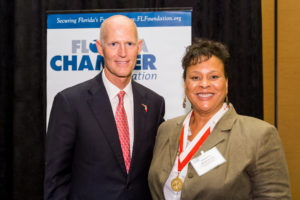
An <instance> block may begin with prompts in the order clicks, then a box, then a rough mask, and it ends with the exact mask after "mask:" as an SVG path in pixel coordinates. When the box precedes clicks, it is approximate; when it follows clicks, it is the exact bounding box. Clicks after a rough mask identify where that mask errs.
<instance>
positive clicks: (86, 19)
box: [47, 11, 192, 29]
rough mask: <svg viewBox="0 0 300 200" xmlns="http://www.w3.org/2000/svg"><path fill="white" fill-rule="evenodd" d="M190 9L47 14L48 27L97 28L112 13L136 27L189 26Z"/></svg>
mask: <svg viewBox="0 0 300 200" xmlns="http://www.w3.org/2000/svg"><path fill="white" fill-rule="evenodd" d="M191 12H192V11H161V12H153V11H151V12H120V13H72V14H70V13H67V14H48V17H47V28H48V29H73V28H99V27H100V25H101V23H102V22H103V21H104V20H105V19H106V18H109V17H110V16H112V15H117V14H120V15H125V16H127V17H129V18H131V19H132V20H133V21H134V22H135V23H136V25H137V27H170V26H191Z"/></svg>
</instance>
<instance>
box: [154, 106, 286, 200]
mask: <svg viewBox="0 0 300 200" xmlns="http://www.w3.org/2000/svg"><path fill="white" fill-rule="evenodd" d="M184 119H185V116H181V117H178V118H175V119H172V120H168V121H166V122H164V123H163V124H162V125H161V126H160V127H159V130H158V133H157V139H156V144H155V148H154V155H153V160H152V163H151V167H150V171H149V186H150V191H151V194H152V197H153V199H154V200H163V199H164V194H163V187H164V184H165V182H166V181H167V179H168V177H169V175H170V172H171V170H172V167H173V165H174V162H175V158H176V153H177V152H178V148H179V140H180V139H179V138H180V133H181V129H182V123H183V120H184ZM212 147H217V149H218V150H219V151H220V153H221V154H222V155H223V156H224V158H225V159H226V162H225V163H223V164H222V165H220V166H218V167H216V168H214V169H212V170H211V171H209V172H207V173H206V174H204V175H202V176H198V175H197V173H196V171H195V170H194V168H193V166H192V165H191V164H189V166H188V172H187V176H186V178H185V180H184V183H183V188H182V193H181V199H182V200H198V199H205V200H249V199H256V200H258V199H260V200H263V199H265V200H266V199H278V200H279V199H280V200H285V199H290V198H291V196H290V195H291V194H290V185H289V175H288V169H287V164H286V161H285V156H284V152H283V149H282V146H281V142H280V139H279V135H278V132H277V130H276V129H275V127H274V126H272V125H270V124H268V123H266V122H264V121H262V120H259V119H255V118H253V117H247V116H241V115H238V114H237V113H236V112H235V110H234V108H233V106H232V105H231V106H230V109H229V110H228V111H227V112H226V113H225V115H224V116H223V117H222V118H221V119H220V121H219V122H218V123H217V124H216V126H215V128H214V129H213V131H212V132H211V133H210V135H209V136H208V137H207V139H206V140H205V142H204V143H203V144H202V145H201V147H200V148H199V149H198V151H197V152H196V153H195V155H194V157H193V158H195V157H198V156H199V155H200V154H201V151H204V152H205V151H207V150H209V149H211V148H212Z"/></svg>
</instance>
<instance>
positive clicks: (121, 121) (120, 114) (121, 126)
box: [116, 91, 130, 173]
mask: <svg viewBox="0 0 300 200" xmlns="http://www.w3.org/2000/svg"><path fill="white" fill-rule="evenodd" d="M124 95H125V92H124V91H120V92H119V94H118V97H119V104H118V107H117V111H116V124H117V129H118V133H119V139H120V142H121V147H122V152H123V157H124V162H125V167H126V171H127V173H128V171H129V166H130V138H129V128H128V121H127V116H126V112H125V109H124V101H123V100H124Z"/></svg>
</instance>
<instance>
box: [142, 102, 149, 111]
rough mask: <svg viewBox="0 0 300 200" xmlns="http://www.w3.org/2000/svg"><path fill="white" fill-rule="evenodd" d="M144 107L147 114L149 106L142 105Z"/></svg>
mask: <svg viewBox="0 0 300 200" xmlns="http://www.w3.org/2000/svg"><path fill="white" fill-rule="evenodd" d="M141 105H142V106H143V107H144V109H145V111H146V112H147V111H148V107H147V105H145V104H143V103H142V104H141Z"/></svg>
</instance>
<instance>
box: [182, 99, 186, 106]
mask: <svg viewBox="0 0 300 200" xmlns="http://www.w3.org/2000/svg"><path fill="white" fill-rule="evenodd" d="M182 107H183V108H185V107H186V96H185V97H184V99H183V103H182Z"/></svg>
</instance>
